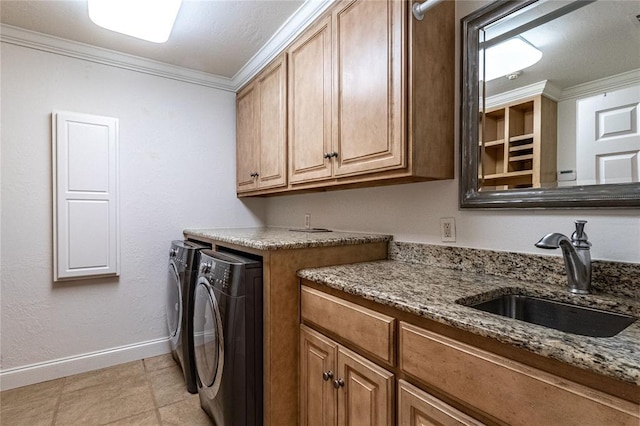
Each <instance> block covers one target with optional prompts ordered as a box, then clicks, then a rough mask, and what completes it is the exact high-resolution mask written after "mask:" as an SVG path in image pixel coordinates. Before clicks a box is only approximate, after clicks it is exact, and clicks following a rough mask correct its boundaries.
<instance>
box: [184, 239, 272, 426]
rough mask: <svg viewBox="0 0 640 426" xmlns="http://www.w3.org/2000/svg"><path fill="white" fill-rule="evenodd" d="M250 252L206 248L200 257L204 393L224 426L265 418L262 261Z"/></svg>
mask: <svg viewBox="0 0 640 426" xmlns="http://www.w3.org/2000/svg"><path fill="white" fill-rule="evenodd" d="M247 256H250V255H247ZM247 256H245V255H239V254H235V253H233V254H231V253H226V252H225V253H222V252H214V251H211V250H203V251H202V252H201V257H200V268H199V274H198V281H197V284H196V289H195V305H194V316H193V323H194V328H193V332H194V345H195V354H196V370H197V384H198V394H199V396H200V405H201V406H202V408H203V409H204V410H205V411H206V412H207V414H208V415H209V416H210V417H211V418H212V419H213V421H214V422H215V423H216V425H219V426H245V425H261V424H262V262H261V261H260V260H257V259H254V258H249V257H247Z"/></svg>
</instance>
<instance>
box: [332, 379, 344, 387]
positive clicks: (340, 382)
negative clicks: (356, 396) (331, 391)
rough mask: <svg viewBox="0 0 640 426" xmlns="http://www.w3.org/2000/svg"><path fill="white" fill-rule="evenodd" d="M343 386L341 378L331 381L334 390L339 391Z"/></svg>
mask: <svg viewBox="0 0 640 426" xmlns="http://www.w3.org/2000/svg"><path fill="white" fill-rule="evenodd" d="M343 386H344V380H342V377H340V378H339V379H336V380H334V381H333V387H334V388H336V389H340V388H341V387H343Z"/></svg>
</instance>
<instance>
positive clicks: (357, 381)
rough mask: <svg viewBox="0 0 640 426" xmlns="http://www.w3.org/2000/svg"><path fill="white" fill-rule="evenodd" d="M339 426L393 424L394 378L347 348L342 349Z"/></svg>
mask: <svg viewBox="0 0 640 426" xmlns="http://www.w3.org/2000/svg"><path fill="white" fill-rule="evenodd" d="M338 375H339V378H342V379H343V380H344V386H343V387H342V388H340V389H338V424H339V425H349V426H353V425H362V426H365V425H367V426H383V425H392V424H393V418H394V413H393V385H394V379H393V374H392V373H390V372H389V371H387V370H385V369H383V368H382V367H379V366H378V365H376V364H374V363H373V362H371V361H369V360H367V359H365V358H363V357H361V356H360V355H358V354H356V353H355V352H352V351H350V350H349V349H346V348H344V347H339V348H338Z"/></svg>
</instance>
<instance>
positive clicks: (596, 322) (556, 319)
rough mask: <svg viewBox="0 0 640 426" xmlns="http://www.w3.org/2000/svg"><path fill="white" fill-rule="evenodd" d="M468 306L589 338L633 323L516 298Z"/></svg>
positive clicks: (602, 313)
mask: <svg viewBox="0 0 640 426" xmlns="http://www.w3.org/2000/svg"><path fill="white" fill-rule="evenodd" d="M469 306H470V307H472V308H475V309H480V310H481V311H485V312H490V313H492V314H497V315H502V316H505V317H509V318H515V319H518V320H521V321H526V322H529V323H533V324H538V325H542V326H544V327H549V328H554V329H556V330H560V331H565V332H567V333H573V334H580V335H583V336H591V337H612V336H615V335H616V334H618V333H620V332H621V331H622V330H624V329H625V328H627V327H629V326H630V325H631V324H633V322H634V321H635V320H636V318H634V317H631V316H628V315H623V314H618V313H614V312H608V311H602V310H600V309H592V308H586V307H582V306H576V305H570V304H568V303H562V302H556V301H553V300H546V299H540V298H537V297H531V296H522V295H517V294H507V295H504V296H500V297H497V298H495V299H492V300H489V301H486V302H482V303H477V304H475V305H469Z"/></svg>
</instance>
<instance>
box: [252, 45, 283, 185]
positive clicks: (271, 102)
mask: <svg viewBox="0 0 640 426" xmlns="http://www.w3.org/2000/svg"><path fill="white" fill-rule="evenodd" d="M258 84H259V87H260V92H259V97H260V99H259V107H260V118H259V120H258V121H259V132H260V144H259V151H258V152H259V157H258V158H259V164H260V167H259V170H258V188H259V189H263V188H274V187H278V186H284V185H286V183H287V169H286V167H287V166H286V153H287V127H286V123H287V104H286V102H287V97H286V94H287V89H286V84H287V73H286V59H285V56H284V55H282V56H281V57H280V58H279V59H277V60H276V62H274V63H273V64H271V65H270V66H269V67H268V68H267V69H266V70H265V71H264V72H262V73H261V74H260V77H258Z"/></svg>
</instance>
